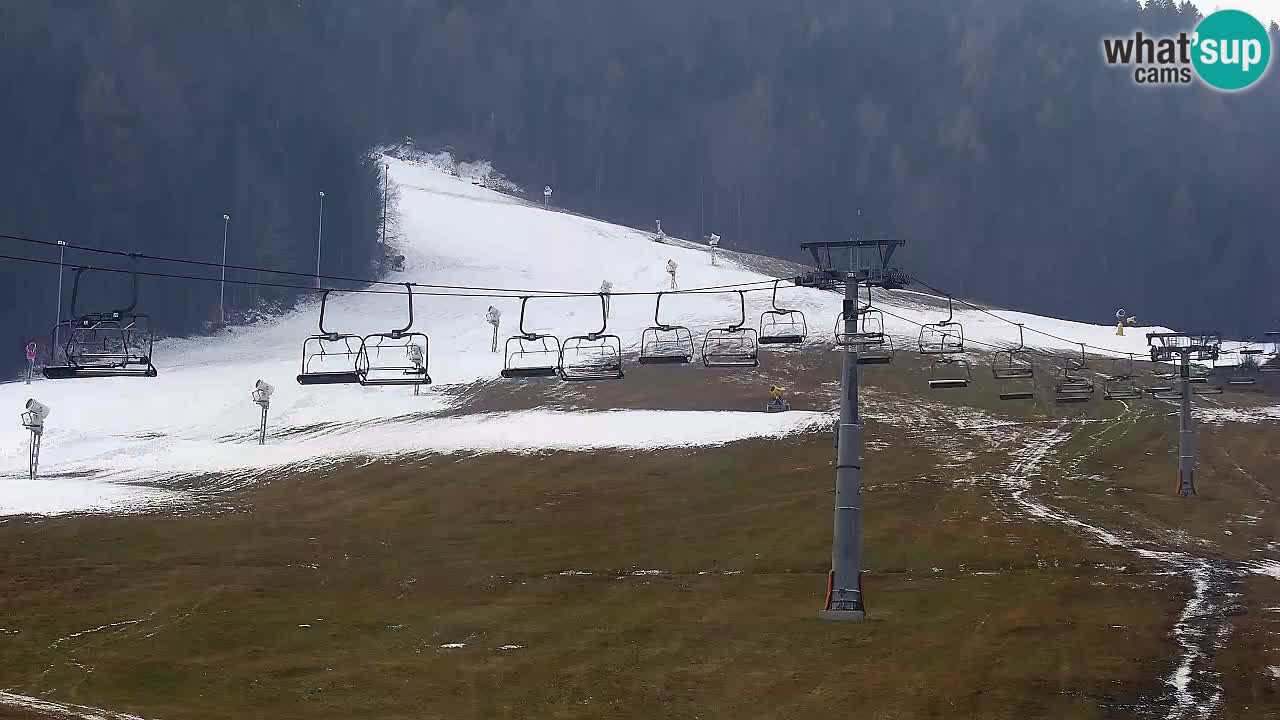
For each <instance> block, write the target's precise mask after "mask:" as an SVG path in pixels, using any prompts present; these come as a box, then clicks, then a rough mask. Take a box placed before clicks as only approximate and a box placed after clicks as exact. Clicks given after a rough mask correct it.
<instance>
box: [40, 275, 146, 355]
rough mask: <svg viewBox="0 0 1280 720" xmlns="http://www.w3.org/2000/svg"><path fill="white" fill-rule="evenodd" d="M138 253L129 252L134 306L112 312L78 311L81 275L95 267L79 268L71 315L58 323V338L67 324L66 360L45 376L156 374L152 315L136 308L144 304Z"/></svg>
mask: <svg viewBox="0 0 1280 720" xmlns="http://www.w3.org/2000/svg"><path fill="white" fill-rule="evenodd" d="M137 262H138V256H137V255H136V254H132V253H131V254H130V255H129V274H130V276H131V278H132V295H131V299H130V301H129V304H128V306H126V307H123V308H120V309H118V310H109V311H107V312H90V313H84V314H79V313H78V312H77V308H78V306H79V305H78V304H79V300H80V279H81V277H82V276H83V275H84V273H85V272H86V271H88V270H91V269H92V268H89V267H84V266H81V267H78V268H76V270H75V279H74V280H73V281H72V284H71V316H72V319H70V320H59V322H58V323H57V325H55V326H54V328H53V333H52V334H53V342H54V343H56V342H57V338H58V337H59V336H60V335H61V334H62V329H63V328H66V337H67V342H66V344H65V345H64V346H63V359H64V360H65V364H64V365H50V366H48V367H46V368H45V369H44V376H45V377H46V378H48V379H50V380H63V379H68V378H100V377H155V376H156V375H157V372H156V366H155V365H154V364H152V362H151V360H152V356H151V353H152V349H153V346H154V344H155V335H154V334H153V332H152V330H151V321H150V317H148V316H147V315H144V314H142V313H139V312H136V310H135V309H136V308H137V306H138V268H137Z"/></svg>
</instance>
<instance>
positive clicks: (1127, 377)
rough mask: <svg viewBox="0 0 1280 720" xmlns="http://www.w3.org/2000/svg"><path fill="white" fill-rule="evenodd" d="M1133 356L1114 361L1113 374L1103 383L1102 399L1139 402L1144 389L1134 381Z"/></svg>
mask: <svg viewBox="0 0 1280 720" xmlns="http://www.w3.org/2000/svg"><path fill="white" fill-rule="evenodd" d="M1133 378H1134V369H1133V354H1132V353H1130V354H1129V356H1128V357H1127V358H1115V359H1114V360H1113V361H1112V367H1111V374H1110V375H1109V376H1107V378H1106V380H1104V381H1103V383H1102V397H1103V398H1104V399H1107V400H1138V399H1140V398H1141V397H1142V388H1141V387H1138V383H1137V381H1135V380H1134V379H1133Z"/></svg>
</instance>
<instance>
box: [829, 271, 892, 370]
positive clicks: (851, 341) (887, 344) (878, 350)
mask: <svg viewBox="0 0 1280 720" xmlns="http://www.w3.org/2000/svg"><path fill="white" fill-rule="evenodd" d="M847 320H848V316H847V315H846V314H845V313H844V312H843V311H842V312H841V313H840V314H839V315H838V316H837V317H836V326H835V330H834V332H833V334H834V336H835V340H836V345H838V346H840V347H845V348H855V349H856V350H857V353H858V364H859V365H888V364H889V363H891V362H893V338H891V337H890V336H889V334H888V333H886V332H885V331H884V312H882V311H880V310H877V309H876V308H875V307H873V306H872V304H871V286H870V285H868V286H867V304H866V305H860V306H859V307H858V309H857V317H856V319H855V321H854V329H853V332H849V331H848V329H847V328H846V322H847Z"/></svg>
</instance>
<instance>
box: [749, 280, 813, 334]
mask: <svg viewBox="0 0 1280 720" xmlns="http://www.w3.org/2000/svg"><path fill="white" fill-rule="evenodd" d="M780 282H782V281H781V280H774V281H773V298H772V299H771V300H770V305H771V306H772V307H771V309H769V310H765V311H764V312H763V313H761V315H760V334H759V339H760V344H761V345H797V344H799V343H802V342H804V339H805V337H806V336H808V334H809V326H808V324H807V323H805V319H804V313H803V312H800V311H799V310H788V309H786V308H780V307H778V283H780Z"/></svg>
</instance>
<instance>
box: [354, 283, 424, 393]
mask: <svg viewBox="0 0 1280 720" xmlns="http://www.w3.org/2000/svg"><path fill="white" fill-rule="evenodd" d="M404 287H405V290H406V291H407V294H408V298H409V321H408V322H407V323H406V324H405V326H404V327H402V328H397V329H395V330H392V331H390V332H385V333H373V334H372V335H365V336H364V339H363V340H361V342H360V354H359V355H358V356H357V357H356V373H357V374H358V375H359V377H360V384H361V385H366V386H380V385H413V386H415V387H416V386H418V385H430V384H431V376H430V375H429V374H427V358H428V350H429V345H428V340H427V336H426V335H425V334H424V333H420V332H413V331H412V328H413V284H412V283H405V284H404Z"/></svg>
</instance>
